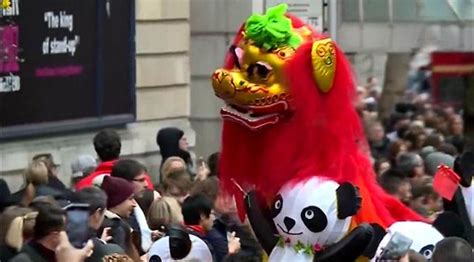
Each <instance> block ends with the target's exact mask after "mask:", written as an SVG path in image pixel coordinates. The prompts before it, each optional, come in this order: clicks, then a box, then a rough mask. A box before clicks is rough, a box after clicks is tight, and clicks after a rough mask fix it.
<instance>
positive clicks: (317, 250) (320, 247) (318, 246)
mask: <svg viewBox="0 0 474 262" xmlns="http://www.w3.org/2000/svg"><path fill="white" fill-rule="evenodd" d="M321 250H323V247H322V246H321V245H319V244H315V245H314V246H313V251H314V253H317V252H319V251H321Z"/></svg>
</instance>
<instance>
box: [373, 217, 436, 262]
mask: <svg viewBox="0 0 474 262" xmlns="http://www.w3.org/2000/svg"><path fill="white" fill-rule="evenodd" d="M395 232H397V233H399V234H402V235H403V236H405V237H408V238H409V239H411V240H412V241H413V243H412V244H411V247H410V249H412V250H414V251H416V252H418V253H420V254H421V255H423V256H424V257H425V258H426V259H431V256H432V255H433V250H434V247H435V245H436V243H438V242H439V241H441V240H442V239H443V238H444V236H443V235H442V234H441V233H440V232H439V231H438V230H436V228H434V227H433V226H432V225H430V224H427V223H423V222H414V221H406V222H396V223H394V224H392V225H391V226H390V227H389V228H388V229H387V233H386V234H385V236H384V237H383V239H382V241H380V243H379V245H378V247H377V251H376V254H375V257H373V258H372V260H371V261H373V262H375V261H379V259H380V256H381V255H382V253H383V250H384V248H385V247H386V246H387V244H388V243H389V241H390V239H391V238H392V236H393V235H394V234H395Z"/></svg>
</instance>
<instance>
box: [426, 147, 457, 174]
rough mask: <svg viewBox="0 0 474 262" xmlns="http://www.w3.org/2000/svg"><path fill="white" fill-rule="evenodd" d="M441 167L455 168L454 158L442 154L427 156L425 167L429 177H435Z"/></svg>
mask: <svg viewBox="0 0 474 262" xmlns="http://www.w3.org/2000/svg"><path fill="white" fill-rule="evenodd" d="M439 165H447V166H448V167H451V168H452V167H453V166H454V157H452V156H450V155H448V154H445V153H442V152H433V153H429V154H428V155H426V157H425V166H426V172H427V174H428V175H429V176H434V174H435V173H436V171H437V170H438V166H439Z"/></svg>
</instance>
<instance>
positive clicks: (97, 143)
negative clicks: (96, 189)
mask: <svg viewBox="0 0 474 262" xmlns="http://www.w3.org/2000/svg"><path fill="white" fill-rule="evenodd" d="M121 148H122V142H121V140H120V136H119V135H118V134H117V132H115V131H114V130H112V129H105V130H102V131H100V132H99V133H97V134H96V135H95V137H94V149H95V151H96V153H97V156H98V157H99V160H100V163H99V165H98V166H97V168H96V169H95V171H94V172H92V173H91V174H90V175H89V176H87V177H85V178H83V179H82V180H80V181H79V182H78V183H77V184H76V190H81V189H82V188H84V187H89V186H93V185H95V186H100V185H101V184H102V180H103V179H104V176H108V175H110V173H111V172H112V167H113V166H114V164H115V162H117V160H118V158H119V156H120V150H121ZM146 182H147V186H148V187H149V188H153V183H152V182H151V179H150V177H149V176H147V178H146Z"/></svg>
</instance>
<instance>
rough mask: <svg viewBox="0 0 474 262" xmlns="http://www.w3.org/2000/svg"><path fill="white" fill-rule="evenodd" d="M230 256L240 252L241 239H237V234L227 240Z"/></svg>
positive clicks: (232, 234) (233, 233)
mask: <svg viewBox="0 0 474 262" xmlns="http://www.w3.org/2000/svg"><path fill="white" fill-rule="evenodd" d="M227 241H228V248H229V254H235V253H237V252H239V251H240V238H238V237H235V232H232V233H231V234H230V236H229V237H228V239H227Z"/></svg>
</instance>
